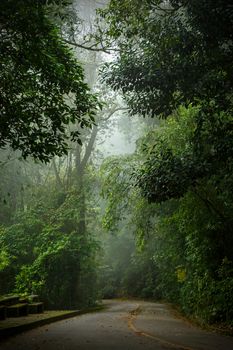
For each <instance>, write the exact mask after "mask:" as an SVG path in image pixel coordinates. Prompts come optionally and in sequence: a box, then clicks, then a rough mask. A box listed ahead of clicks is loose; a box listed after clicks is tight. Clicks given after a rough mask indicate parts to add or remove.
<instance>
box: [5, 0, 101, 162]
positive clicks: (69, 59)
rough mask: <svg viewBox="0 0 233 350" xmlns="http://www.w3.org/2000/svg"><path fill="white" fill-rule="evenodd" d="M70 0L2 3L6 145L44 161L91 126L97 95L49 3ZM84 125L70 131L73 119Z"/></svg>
mask: <svg viewBox="0 0 233 350" xmlns="http://www.w3.org/2000/svg"><path fill="white" fill-rule="evenodd" d="M54 3H56V4H57V5H59V6H66V5H67V4H68V3H69V1H63V0H57V1H55V2H54V1H43V0H36V1H32V0H26V1H24V0H16V1H15V0H3V1H1V3H0V39H1V40H0V62H1V63H0V77H1V88H0V106H1V121H0V147H5V146H7V145H9V146H11V147H12V148H13V149H14V150H16V149H18V150H20V151H21V152H22V156H23V157H24V158H26V157H27V156H28V155H31V156H33V157H34V158H37V159H40V160H42V161H47V160H48V159H50V158H51V157H53V156H54V155H56V154H57V155H61V154H64V153H65V152H66V151H67V140H68V139H69V138H73V139H76V140H77V141H78V142H81V141H80V137H79V131H78V128H80V127H81V128H83V127H90V126H91V124H92V122H93V119H94V114H95V111H96V109H97V104H98V103H97V99H96V97H95V96H94V95H93V94H91V93H90V91H89V88H88V86H87V84H86V83H85V82H84V74H83V69H82V67H81V65H80V64H79V63H78V62H77V60H76V58H75V57H74V55H73V54H72V52H71V50H70V49H69V48H68V47H67V46H66V45H65V44H64V43H63V41H62V38H61V35H60V33H59V30H58V29H57V27H56V25H55V24H54V21H52V20H50V18H49V9H50V10H51V8H50V7H48V5H53V4H54ZM70 122H71V123H76V124H77V125H78V127H77V130H76V131H72V132H71V133H69V131H68V128H67V125H68V124H69V123H70Z"/></svg>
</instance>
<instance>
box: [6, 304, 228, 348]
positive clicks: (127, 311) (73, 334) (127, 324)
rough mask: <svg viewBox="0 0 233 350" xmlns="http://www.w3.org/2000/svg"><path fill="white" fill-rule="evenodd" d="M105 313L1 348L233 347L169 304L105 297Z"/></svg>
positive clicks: (39, 330) (29, 333)
mask: <svg viewBox="0 0 233 350" xmlns="http://www.w3.org/2000/svg"><path fill="white" fill-rule="evenodd" d="M104 305H105V306H106V307H105V308H104V309H103V310H102V311H101V312H92V313H88V314H83V315H82V316H75V317H72V318H70V319H67V320H63V321H59V322H56V323H53V324H50V325H46V326H42V327H39V328H37V329H34V330H30V331H27V332H25V333H22V334H20V335H17V336H14V337H11V338H9V339H7V340H5V341H4V342H3V343H2V344H1V350H40V349H41V350H42V349H43V350H76V349H79V350H92V349H93V350H94V349H95V350H107V349H108V350H109V349H111V350H119V349H120V350H164V349H180V350H223V349H224V350H225V349H226V350H233V338H232V337H229V336H224V335H220V334H216V333H215V332H207V331H205V330H202V329H200V328H197V327H196V326H194V325H192V324H190V323H189V322H185V320H183V319H182V318H179V317H176V316H175V315H174V313H173V312H171V310H170V308H169V307H168V306H167V305H166V304H162V303H153V302H146V301H138V300H136V301H133V300H130V301H129V300H124V301H120V300H110V301H105V302H104Z"/></svg>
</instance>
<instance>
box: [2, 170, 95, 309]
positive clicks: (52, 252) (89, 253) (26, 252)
mask: <svg viewBox="0 0 233 350" xmlns="http://www.w3.org/2000/svg"><path fill="white" fill-rule="evenodd" d="M42 170H43V169H42ZM37 172H39V173H40V175H41V176H43V171H42V173H41V169H39V168H38V167H37ZM54 180H55V179H54V177H52V178H51V179H50V180H49V181H47V183H44V184H39V183H38V182H37V184H36V186H35V183H34V184H33V183H32V181H31V183H30V187H28V188H27V187H25V188H24V190H21V191H20V190H19V192H15V195H17V196H19V197H18V199H19V198H20V196H23V197H24V205H26V206H27V209H26V208H25V207H24V208H22V207H21V208H20V207H18V208H15V211H14V213H12V212H11V217H10V218H11V222H9V219H8V220H6V219H7V218H6V217H5V224H4V226H3V225H2V226H1V229H0V244H1V256H0V279H1V286H0V293H9V292H13V291H14V292H17V293H20V294H25V293H29V294H30V293H34V294H39V295H40V297H41V298H42V300H44V302H45V303H46V307H49V308H67V309H72V308H77V307H80V306H90V305H92V304H94V303H95V302H96V299H97V298H98V294H97V291H96V288H95V284H96V266H97V261H96V252H97V251H98V249H99V248H98V244H97V240H96V238H95V235H94V234H93V233H92V232H89V231H87V230H86V231H85V232H80V229H79V227H80V225H79V224H80V221H81V220H82V212H81V209H82V208H81V203H82V198H80V195H81V194H80V193H79V192H77V189H76V186H74V185H73V186H72V187H70V188H69V190H67V191H64V190H63V189H62V188H60V189H58V187H57V186H56V183H55V181H54ZM10 181H11V179H10ZM23 184H24V185H25V180H24V181H23ZM22 191H23V192H22ZM20 192H22V193H20ZM10 201H11V196H10V198H9V199H8V202H10ZM6 205H7V204H6ZM2 208H3V209H4V204H3V206H2ZM1 212H2V213H3V211H2V210H1ZM12 214H14V215H12ZM89 227H90V226H89Z"/></svg>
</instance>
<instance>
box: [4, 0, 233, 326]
mask: <svg viewBox="0 0 233 350" xmlns="http://www.w3.org/2000/svg"><path fill="white" fill-rule="evenodd" d="M0 19H1V27H0V38H1V40H0V62H1V63H0V64H1V68H0V74H1V81H2V84H1V88H0V94H1V95H0V105H1V121H0V147H1V150H0V179H1V181H0V190H1V191H0V194H1V196H0V201H1V205H0V219H1V226H0V245H1V251H0V294H9V293H18V294H22V295H25V294H32V293H33V294H39V295H40V298H41V299H43V300H44V301H45V304H46V307H47V308H49V309H75V308H80V307H86V306H92V305H95V304H96V303H97V302H98V301H99V300H101V299H102V298H113V297H140V298H149V299H153V300H161V299H163V300H167V301H169V302H172V303H174V304H176V305H179V307H180V308H181V310H182V311H183V312H184V313H185V314H186V315H189V316H192V317H195V318H196V319H197V320H198V321H200V322H205V323H225V324H228V325H232V322H233V261H232V256H233V248H232V247H233V232H232V227H233V222H232V220H233V218H232V212H233V202H232V198H233V193H232V190H233V172H232V170H233V169H232V165H233V162H232V155H233V118H232V76H233V75H232V73H233V72H232V47H233V45H232V42H233V41H232V40H233V38H232V32H233V31H232V21H233V9H232V5H231V3H230V1H222V0H221V1H220V0H219V1H215V2H213V1H210V0H209V1H205V2H203V1H200V0H195V1H192V2H186V1H176V0H170V1H159V0H153V1H152V0H140V1H138V0H134V1H129V0H122V1H115V0H111V1H104V0H103V1H97V0H96V1H95V0H88V1H84V0H83V1H82V0H74V1H68V0H56V1H52V0H51V1H43V0H37V1H31V0H26V1H25V0H24V1H21V0H17V1H16V0H14V1H13V0H12V1H11V0H2V1H1V4H0Z"/></svg>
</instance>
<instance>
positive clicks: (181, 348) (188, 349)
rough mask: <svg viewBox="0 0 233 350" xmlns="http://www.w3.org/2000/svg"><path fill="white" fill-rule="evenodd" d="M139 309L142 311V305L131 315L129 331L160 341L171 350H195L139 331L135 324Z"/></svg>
mask: <svg viewBox="0 0 233 350" xmlns="http://www.w3.org/2000/svg"><path fill="white" fill-rule="evenodd" d="M139 309H140V305H139V304H137V307H136V309H135V310H134V311H132V312H131V313H130V317H129V318H128V327H129V329H131V330H132V331H133V332H134V333H135V334H137V335H140V336H143V337H147V338H150V339H154V340H156V341H158V342H159V343H160V344H161V345H163V346H165V347H169V348H172V349H179V350H194V349H193V348H190V347H187V346H183V345H179V344H174V343H170V342H169V341H167V340H165V339H163V338H160V337H157V336H155V335H152V334H150V333H147V332H144V331H140V330H138V329H137V328H136V327H135V326H134V324H133V322H134V321H135V320H136V318H137V315H138V313H139Z"/></svg>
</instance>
